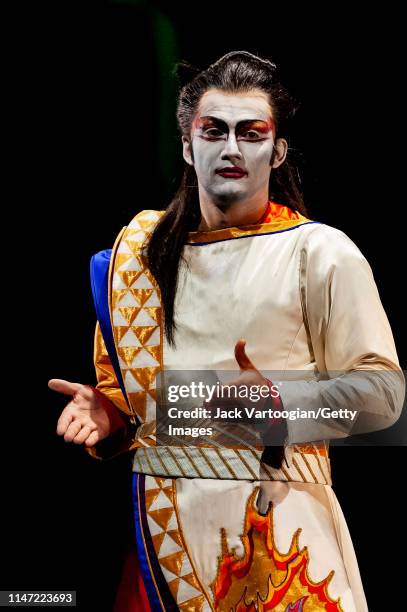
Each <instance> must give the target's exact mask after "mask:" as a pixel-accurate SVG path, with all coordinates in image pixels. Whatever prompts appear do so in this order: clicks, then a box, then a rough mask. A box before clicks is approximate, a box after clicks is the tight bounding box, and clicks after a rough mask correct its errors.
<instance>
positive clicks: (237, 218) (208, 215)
mask: <svg viewBox="0 0 407 612" xmlns="http://www.w3.org/2000/svg"><path fill="white" fill-rule="evenodd" d="M200 207H201V215H202V217H201V222H200V224H199V227H198V231H211V230H216V229H223V228H225V227H239V226H241V225H254V224H256V223H260V222H261V220H262V219H263V217H264V216H265V213H266V211H267V209H268V198H267V196H266V197H265V198H264V197H263V198H262V199H261V200H259V198H256V200H253V201H250V200H247V201H244V202H236V203H235V204H231V205H230V206H228V207H227V208H223V207H220V206H218V205H216V204H215V203H213V202H211V201H210V200H208V199H206V198H200Z"/></svg>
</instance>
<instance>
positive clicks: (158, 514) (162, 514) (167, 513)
mask: <svg viewBox="0 0 407 612" xmlns="http://www.w3.org/2000/svg"><path fill="white" fill-rule="evenodd" d="M173 512H174V509H173V508H160V509H159V510H152V512H149V515H150V516H151V518H152V519H154V520H155V522H156V523H157V524H158V525H160V527H162V528H163V529H164V531H166V529H167V525H168V523H169V522H170V518H171V516H172V513H173Z"/></svg>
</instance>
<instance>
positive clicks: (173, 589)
mask: <svg viewBox="0 0 407 612" xmlns="http://www.w3.org/2000/svg"><path fill="white" fill-rule="evenodd" d="M179 581H180V579H179V578H176V579H175V580H171V582H169V583H168V586H169V587H170V591H171V593H172V595H173V597H174V599H175V601H177V594H178V587H179Z"/></svg>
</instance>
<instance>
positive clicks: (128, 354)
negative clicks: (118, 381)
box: [117, 346, 141, 367]
mask: <svg viewBox="0 0 407 612" xmlns="http://www.w3.org/2000/svg"><path fill="white" fill-rule="evenodd" d="M140 351H141V348H133V347H130V346H125V347H120V348H118V350H117V352H118V353H119V356H120V357H121V358H122V359H123V361H124V362H125V363H126V364H127V365H128V366H129V367H130V364H131V362H132V361H133V359H134V358H135V356H136V355H137V353H139V352H140Z"/></svg>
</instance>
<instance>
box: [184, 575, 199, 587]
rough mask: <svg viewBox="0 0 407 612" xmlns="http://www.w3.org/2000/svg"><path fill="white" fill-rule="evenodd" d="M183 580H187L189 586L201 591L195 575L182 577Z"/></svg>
mask: <svg viewBox="0 0 407 612" xmlns="http://www.w3.org/2000/svg"><path fill="white" fill-rule="evenodd" d="M182 579H183V580H185V582H188V584H190V585H191V586H192V587H194V588H195V589H197V590H198V591H200V590H201V587H200V585H199V582H198V580H197V579H196V578H195V576H194V574H192V573H191V574H187V575H186V576H182Z"/></svg>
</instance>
